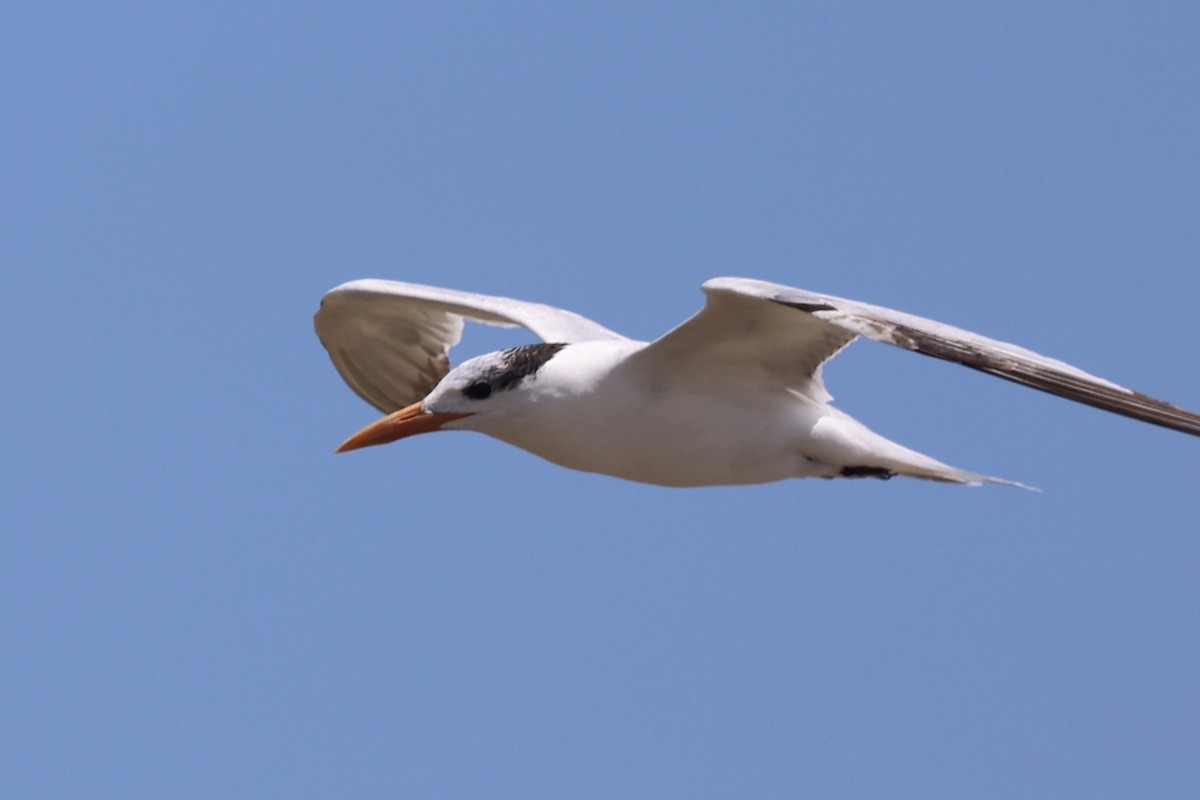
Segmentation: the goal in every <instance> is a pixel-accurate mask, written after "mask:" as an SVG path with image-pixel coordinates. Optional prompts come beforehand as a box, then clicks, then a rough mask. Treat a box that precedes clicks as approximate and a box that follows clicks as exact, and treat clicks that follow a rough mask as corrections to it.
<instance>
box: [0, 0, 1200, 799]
mask: <svg viewBox="0 0 1200 800" xmlns="http://www.w3.org/2000/svg"><path fill="white" fill-rule="evenodd" d="M4 16H5V20H4V22H3V25H0V92H2V95H0V101H2V104H3V109H4V110H3V117H2V118H3V122H2V124H0V137H2V144H3V147H2V148H0V206H2V207H0V211H2V218H0V231H2V240H0V245H2V246H0V259H2V261H3V264H4V291H3V306H4V313H3V315H2V316H0V335H2V336H3V344H4V354H5V355H4V362H5V369H4V374H5V376H6V380H5V381H4V382H3V397H4V414H3V423H2V424H3V427H4V457H3V459H2V462H0V463H2V464H3V471H4V479H3V487H4V488H3V493H4V499H3V503H2V504H0V526H2V528H3V531H2V535H0V548H2V549H0V795H2V796H3V797H6V798H74V797H79V798H83V797H87V798H126V799H127V798H214V797H221V798H227V797H246V798H329V797H364V798H365V797H412V798H418V797H431V798H432V797H438V798H441V797H446V798H480V797H487V798H529V797H563V798H566V797H569V798H593V797H595V798H602V797H621V798H642V797H645V798H650V797H654V798H663V797H688V798H693V797H754V798H794V797H819V798H879V797H906V798H930V797H953V798H1013V797H1053V798H1102V797H1154V798H1159V799H1160V800H1161V799H1163V798H1194V797H1197V796H1200V758H1198V756H1197V753H1198V752H1200V681H1198V679H1197V676H1198V675H1200V623H1198V619H1200V615H1198V611H1200V609H1198V601H1200V589H1198V588H1197V587H1198V586H1200V535H1198V534H1200V530H1198V528H1200V525H1198V524H1197V514H1198V511H1200V493H1198V486H1197V478H1198V477H1200V470H1198V468H1197V467H1198V465H1200V449H1198V446H1197V445H1198V443H1197V441H1196V440H1195V439H1194V438H1191V437H1187V436H1185V435H1183V434H1178V433H1174V432H1170V431H1165V430H1162V429H1159V428H1155V427H1152V426H1149V425H1145V424H1141V423H1136V422H1133V421H1129V420H1126V419H1124V418H1121V417H1116V416H1112V415H1108V414H1104V413H1102V412H1099V411H1095V410H1093V409H1090V408H1087V407H1083V406H1078V405H1074V404H1071V403H1068V402H1066V401H1063V400H1059V399H1057V398H1052V397H1049V396H1046V395H1041V394H1038V393H1036V392H1032V391H1029V390H1026V389H1021V388H1019V387H1017V386H1014V385H1012V384H1009V383H1006V382H1003V381H999V380H995V379H992V378H989V377H987V376H983V375H980V374H977V373H974V372H971V371H970V370H965V369H961V368H959V367H956V366H953V365H949V364H944V363H941V362H936V361H933V360H932V359H923V358H920V357H917V356H913V355H910V354H906V353H904V352H901V351H898V350H895V349H893V348H888V347H884V346H881V345H877V344H872V343H869V342H868V343H859V344H856V345H854V346H853V347H852V348H851V349H850V350H848V351H847V352H846V353H845V354H844V355H843V356H841V357H839V359H838V360H837V362H836V363H835V364H834V365H832V366H831V367H830V368H829V370H828V371H827V378H828V381H829V384H830V388H831V389H832V391H833V392H834V394H835V395H837V396H838V398H839V402H840V405H841V406H842V407H843V408H845V409H846V410H848V411H850V412H851V413H853V414H855V415H856V416H857V417H859V418H860V419H862V420H863V421H864V422H866V423H867V424H869V425H870V426H871V427H873V428H875V429H876V430H878V431H880V432H881V433H884V434H885V435H888V436H890V437H892V438H895V439H897V440H899V441H901V442H903V443H906V444H909V445H911V446H914V447H916V448H918V449H920V450H922V451H925V452H928V453H930V454H931V455H934V456H937V457H939V458H942V459H944V460H946V461H949V462H950V463H952V464H955V465H958V466H961V467H964V468H969V469H974V470H978V471H982V472H987V473H990V474H994V475H999V476H1002V477H1006V478H1011V479H1014V480H1019V481H1023V482H1026V483H1030V484H1033V485H1036V486H1039V487H1041V488H1042V489H1044V493H1043V494H1035V493H1032V492H1023V491H1019V490H1014V489H1007V488H1003V487H985V488H981V489H962V488H956V487H947V486H940V485H930V484H922V483H919V482H915V481H908V482H906V481H904V480H893V481H890V482H886V483H885V482H880V481H842V482H825V481H791V482H785V483H779V484H774V485H768V486H758V487H746V488H718V489H699V490H670V489H663V488H657V487H650V486H640V485H635V484H632V483H626V482H622V481H618V480H615V479H610V478H605V477H600V476H594V475H587V474H583V473H574V472H569V471H566V470H563V469H560V468H557V467H554V466H552V465H549V464H546V463H543V462H541V461H539V460H537V459H536V458H534V457H532V456H529V455H527V454H525V453H522V452H520V451H517V450H513V449H511V448H508V447H506V446H504V445H501V444H499V443H497V442H493V441H490V440H488V439H486V438H484V437H482V436H477V435H472V434H443V435H439V436H428V437H420V438H418V439H413V440H409V441H405V442H402V443H399V444H396V445H392V446H389V447H383V448H375V449H373V450H369V451H363V452H358V453H353V454H348V455H344V456H336V457H335V456H334V455H333V454H332V449H333V447H334V446H335V445H336V444H337V443H338V442H340V441H341V440H342V439H343V438H344V437H345V436H346V435H348V434H349V433H351V432H353V431H354V430H356V429H357V428H358V427H359V426H361V425H362V424H364V423H366V422H367V421H370V420H371V419H373V418H375V416H376V412H375V411H374V410H373V409H371V408H369V407H368V406H367V405H366V404H364V403H363V402H362V401H360V400H359V399H358V398H357V397H355V396H354V395H353V394H352V393H351V392H350V391H349V390H348V389H347V388H346V387H345V386H344V385H343V384H342V382H341V380H340V379H339V378H338V377H337V375H336V373H335V372H334V370H333V368H332V366H331V365H330V364H329V362H328V359H327V358H326V355H325V353H324V351H323V350H322V348H321V347H320V345H319V343H318V342H317V340H316V338H315V337H314V335H313V333H312V327H311V317H312V313H313V311H314V310H315V309H316V307H317V303H318V301H319V299H320V297H321V295H322V293H323V292H324V291H325V290H327V289H329V288H330V287H332V286H334V285H336V284H338V283H341V282H343V281H345V280H349V279H352V278H359V277H381V278H396V279H401V280H406V281H415V282H424V283H432V284H436V285H443V286H448V287H453V288H461V289H468V290H475V291H481V292H488V293H494V294H504V295H510V296H513V297H519V298H525V299H531V300H539V301H544V302H548V303H552V304H555V305H559V306H563V307H567V308H571V309H574V310H576V311H579V312H581V313H584V314H586V315H588V316H591V317H593V318H594V319H596V320H598V321H600V322H602V323H603V324H605V325H608V326H610V327H612V328H615V329H617V330H620V331H623V332H625V333H627V334H630V335H633V336H637V337H641V338H653V337H655V336H657V335H658V334H660V333H661V332H663V331H665V330H666V329H668V328H670V327H671V326H673V325H675V324H676V323H678V322H679V321H681V320H682V319H684V318H685V317H686V316H688V315H689V314H691V313H692V312H693V311H695V310H696V309H697V308H698V307H699V306H700V303H701V300H702V298H701V295H700V293H699V290H698V289H699V285H700V283H701V282H702V281H703V280H705V279H707V278H710V277H714V276H718V275H742V276H750V277H758V278H764V279H768V280H774V281H777V282H781V283H786V284H791V285H795V286H800V287H804V288H808V289H814V290H818V291H824V292H828V293H832V294H839V295H842V296H846V297H851V298H856V299H861V300H866V301H870V302H875V303H879V304H882V305H888V306H892V307H895V308H899V309H903V310H906V311H910V312H914V313H918V314H923V315H925V316H930V317H933V318H935V319H941V320H944V321H947V322H951V323H955V324H958V325H961V326H964V327H968V328H971V329H974V330H977V331H980V332H982V333H985V334H988V335H992V336H997V337H1000V338H1006V339H1009V340H1014V341H1016V342H1019V343H1021V344H1023V345H1025V346H1027V347H1030V348H1033V349H1035V350H1039V351H1042V352H1045V353H1047V354H1049V355H1053V356H1056V357H1059V358H1062V359H1065V360H1067V361H1070V362H1072V363H1075V364H1078V365H1079V366H1081V367H1083V368H1085V369H1088V370H1090V371H1093V372H1095V373H1097V374H1099V375H1102V376H1104V377H1107V378H1110V379H1112V380H1115V381H1117V382H1119V383H1122V384H1124V385H1127V386H1130V387H1132V388H1135V389H1138V390H1141V391H1144V392H1147V393H1150V394H1153V395H1156V396H1159V397H1162V398H1164V399H1167V400H1170V401H1173V402H1176V403H1179V404H1182V405H1184V406H1189V407H1191V408H1193V409H1195V408H1197V407H1200V371H1198V369H1197V368H1198V366H1200V364H1198V360H1200V359H1198V357H1197V354H1196V352H1197V350H1196V344H1197V341H1198V339H1200V319H1198V311H1197V309H1198V304H1197V296H1198V294H1200V225H1198V224H1197V221H1198V220H1200V188H1198V187H1200V155H1198V154H1200V147H1198V143H1200V103H1198V102H1197V97H1200V47H1197V41H1198V37H1200V6H1197V4H1196V3H1195V2H1160V3H1135V2H1127V3H1115V2H1086V3H1084V2H1079V3H1063V2H1049V3H1047V2H1005V3H992V2H987V3H933V2H930V3H893V2H868V3H855V2H850V3H847V2H796V3H736V4H735V3H729V4H715V3H664V4H647V3H620V2H615V3H614V2H604V3H590V2H589V3H562V4H555V3H528V2H513V3H492V2H479V3H457V2H451V3H436V4H434V3H388V4H383V3H329V4H314V3H303V2H300V3H282V2H280V3H253V2H251V3H247V2H244V0H239V2H208V3H192V4H164V3H128V2H116V3H104V4H94V3H87V4H83V3H79V4H72V3H61V4H55V3H25V4H17V5H13V6H11V7H9V8H8V9H7V10H6V11H5V15H4ZM475 334H479V335H475ZM528 340H529V339H528V337H525V336H522V335H520V334H518V333H505V334H503V335H495V334H494V333H487V332H483V333H481V332H480V331H476V330H471V331H468V336H467V338H466V340H465V342H464V347H463V351H464V353H466V354H467V355H470V354H474V353H476V352H480V351H484V350H488V349H493V348H494V347H496V346H499V345H501V344H514V343H518V342H521V341H528Z"/></svg>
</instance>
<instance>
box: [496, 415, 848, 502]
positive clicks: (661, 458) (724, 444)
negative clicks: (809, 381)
mask: <svg viewBox="0 0 1200 800" xmlns="http://www.w3.org/2000/svg"><path fill="white" fill-rule="evenodd" d="M579 411H580V412H581V413H578V414H566V415H563V416H561V417H559V416H557V415H554V416H552V417H551V418H550V419H548V420H547V423H548V424H546V425H544V426H539V428H538V430H536V431H526V432H505V434H506V435H503V436H500V437H499V438H502V439H504V440H505V441H507V442H509V443H510V444H513V445H515V446H517V447H520V448H522V449H524V450H528V451H529V452H531V453H534V454H536V455H538V456H541V457H542V458H545V459H546V460H548V461H552V462H554V463H556V464H559V465H561V466H564V467H569V468H571V469H577V470H582V471H585V472H598V473H602V474H605V475H612V476H615V477H618V478H625V479H626V480H631V481H638V482H640V483H652V484H658V485H662V486H679V487H684V486H714V485H737V484H751V483H768V482H771V481H778V480H783V479H785V478H793V477H802V476H804V475H818V474H824V472H825V468H824V467H823V466H822V465H819V464H814V463H813V462H812V461H811V460H809V459H806V458H805V457H804V456H803V455H802V448H801V447H800V446H799V442H801V441H803V439H804V438H805V432H806V431H807V430H811V426H812V424H813V422H815V419H816V417H815V416H813V419H811V420H810V419H807V417H808V416H810V415H808V414H805V413H803V409H800V408H797V407H796V406H795V405H794V404H793V405H791V406H788V407H785V408H782V409H774V408H771V409H769V408H750V409H748V408H742V407H737V406H731V405H729V404H725V403H712V402H707V401H705V400H703V399H688V400H683V401H676V402H671V403H662V404H652V405H650V406H645V405H639V406H638V407H636V408H625V409H621V408H620V407H619V406H615V405H612V404H608V405H607V406H606V407H605V409H604V410H603V411H597V407H596V405H594V404H589V406H588V407H585V408H581V409H579ZM555 417H557V418H555Z"/></svg>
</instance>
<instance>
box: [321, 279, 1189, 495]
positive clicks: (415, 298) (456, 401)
mask: <svg viewBox="0 0 1200 800" xmlns="http://www.w3.org/2000/svg"><path fill="white" fill-rule="evenodd" d="M702 288H703V290H704V293H705V295H706V302H705V305H704V307H703V308H702V309H701V310H700V311H699V312H698V313H697V314H696V315H695V316H693V317H691V318H690V319H688V320H687V321H685V322H684V323H683V324H681V325H679V326H678V327H676V328H674V329H673V330H671V331H669V332H668V333H666V334H665V335H663V336H662V337H660V338H658V339H657V340H655V341H653V342H640V341H634V340H632V339H629V338H626V337H625V336H622V335H621V334H619V333H615V332H613V331H611V330H609V329H608V328H605V327H603V326H602V325H599V324H598V323H595V322H593V321H591V320H589V319H587V318H585V317H581V316H579V315H578V314H575V313H572V312H570V311H566V310H563V309H560V308H554V307H553V306H548V305H542V304H540V303H531V302H525V301H522V300H512V299H508V298H504V297H491V296H488V295H482V294H473V293H469V292H460V291H455V290H452V289H440V288H435V287H432V286H421V285H417V284H412V283H401V282H399V281H388V280H373V279H367V280H356V281H351V282H349V283H344V284H342V285H341V286H338V287H336V288H334V289H332V290H330V291H329V292H328V293H327V294H326V295H325V297H324V298H323V299H322V300H321V306H320V308H319V309H318V310H317V313H316V317H315V319H314V324H315V327H316V332H317V336H318V337H319V338H320V340H321V343H322V344H323V345H324V346H325V349H326V350H327V351H328V352H329V357H330V358H331V359H332V360H333V364H334V366H335V367H336V368H337V371H338V372H339V373H340V374H341V376H342V378H343V379H344V380H345V381H346V383H347V384H349V385H350V388H351V389H353V390H354V391H355V392H357V393H358V395H359V396H360V397H362V398H363V399H364V400H366V401H367V402H368V403H370V404H371V405H373V406H375V407H376V408H377V409H379V410H380V411H382V412H384V413H385V414H386V416H385V417H383V418H382V419H380V420H378V421H376V422H373V423H371V424H369V425H367V426H366V427H365V428H363V429H362V430H360V431H359V432H358V433H356V434H354V435H353V436H351V437H350V438H349V439H347V440H346V441H345V442H343V443H342V445H341V446H340V447H338V448H337V451H338V452H343V451H346V450H354V449H357V448H360V447H368V446H370V445H377V444H384V443H386V442H391V441H395V440H397V439H401V438H404V437H406V436H411V435H413V434H418V433H429V432H431V431H439V430H471V431H478V432H480V433H485V434H487V435H489V436H493V437H495V438H497V439H500V440H501V441H504V442H508V443H509V444H512V445H515V446H517V447H520V448H522V449H524V450H528V451H529V452H531V453H534V454H536V455H538V456H541V457H542V458H545V459H547V460H549V461H552V462H554V463H556V464H560V465H562V466H564V467H570V468H572V469H577V470H583V471H586V472H598V473H603V474H605V475H613V476H616V477H618V478H625V479H628V480H631V481H639V482H642V483H652V484H659V485H663V486H712V485H732V484H751V483H766V482H770V481H778V480H782V479H784V478H808V477H820V478H839V477H841V478H857V477H874V478H891V477H893V476H896V475H902V476H906V477H912V478H924V479H927V480H934V481H944V482H948V483H956V484H966V485H978V484H979V483H982V482H989V483H1000V484H1008V485H1016V486H1020V485H1021V484H1017V483H1014V482H1012V481H1006V480H1002V479H999V478H994V477H990V476H987V475H981V474H978V473H975V472H968V471H966V470H961V469H957V468H955V467H951V466H948V465H947V464H943V463H942V462H940V461H937V460H935V459H933V458H930V457H929V456H926V455H922V454H921V453H918V452H916V451H914V450H910V449H909V448H907V447H904V446H902V445H899V444H896V443H895V442H892V441H890V440H888V439H885V438H884V437H882V436H880V435H879V434H877V433H875V432H873V431H871V430H869V429H868V428H867V427H866V426H864V425H863V424H862V423H860V422H858V421H857V420H855V419H853V418H852V417H850V416H849V415H847V414H845V413H843V412H842V411H840V410H838V409H837V408H835V407H833V406H832V405H831V404H830V401H831V400H832V397H831V395H830V394H829V393H828V392H827V391H826V389H825V385H824V382H823V380H822V378H821V367H822V365H823V364H824V363H825V362H826V361H828V360H829V359H830V358H832V357H833V356H834V355H836V354H837V353H839V352H841V350H842V349H843V348H844V347H846V345H848V344H850V343H851V342H852V341H854V340H855V339H857V338H858V337H860V336H863V337H866V338H868V339H873V340H875V341H878V342H884V343H886V344H890V345H894V346H896V347H901V348H904V349H905V350H911V351H913V352H916V353H921V354H922V355H927V356H933V357H934V358H940V359H944V360H946V361H952V362H956V363H959V364H962V365H964V366H967V367H971V368H972V369H977V370H980V371H982V372H986V373H989V374H991V375H995V376H997V377H1000V378H1005V379H1007V380H1010V381H1015V382H1016V383H1020V384H1023V385H1025V386H1030V387H1032V388H1034V389H1040V390H1042V391H1045V392H1050V393H1052V394H1056V395H1059V396H1061V397H1065V398H1067V399H1069V400H1074V401H1077V402H1080V403H1086V404H1088V405H1091V406H1095V407H1097V408H1102V409H1104V410H1106V411H1112V412H1114V413H1117V414H1123V415H1125V416H1128V417H1133V418H1134V419H1139V420H1142V421H1144V422H1149V423H1152V424H1155V425H1161V426H1163V427H1166V428H1172V429H1174V430H1177V431H1182V432H1184V433H1190V434H1192V435H1193V436H1200V415H1198V414H1195V413H1193V412H1190V411H1186V410H1184V409H1182V408H1179V407H1177V406H1174V405H1171V404H1170V403H1165V402H1163V401H1162V400H1156V399H1154V398H1152V397H1148V396H1146V395H1144V394H1140V393H1138V392H1133V391H1130V390H1128V389H1125V388H1122V387H1120V386H1118V385H1116V384H1115V383H1110V382H1109V381H1106V380H1103V379H1101V378H1097V377H1095V376H1094V375H1089V374H1088V373H1086V372H1084V371H1082V370H1080V369H1077V368H1075V367H1072V366H1070V365H1069V364H1065V363H1063V362H1061V361H1057V360H1055V359H1052V358H1047V357H1045V356H1041V355H1038V354H1037V353H1034V352H1031V351H1029V350H1026V349H1024V348H1021V347H1017V346H1016V345H1012V344H1007V343H1004V342H1000V341H996V340H994V339H989V338H987V337H984V336H980V335H979V334H976V333H971V332H970V331H965V330H962V329H960V328H955V327H952V326H950V325H945V324H943V323H940V322H934V321H932V320H928V319H923V318H921V317H917V316H913V315H911V314H905V313H902V312H900V311H894V310H892V309H888V308H882V307H880V306H873V305H868V304H866V303H860V302H856V301H853V300H845V299H842V298H840V297H832V296H830V295H824V294H816V293H814V292H809V291H805V290H803V289H793V288H791V287H788V286H781V285H778V284H773V283H767V282H765V281H759V280H752V279H749V278H716V279H713V280H710V281H708V282H706V283H705V284H704V285H703V287H702ZM465 320H471V321H475V322H482V323H486V324H489V325H500V326H506V327H514V326H523V327H525V328H527V329H528V330H530V331H531V332H532V333H534V334H535V335H537V336H538V337H540V338H541V339H542V342H541V343H537V344H529V345H524V346H520V347H513V348H510V349H507V350H501V351H498V352H494V353H488V354H486V355H481V356H478V357H476V358H472V359H470V360H468V361H465V362H463V363H462V364H459V365H458V366H457V367H454V368H451V365H450V360H449V352H450V349H451V348H452V347H453V346H454V345H456V344H458V342H459V339H460V338H461V336H462V331H463V324H464V321H465Z"/></svg>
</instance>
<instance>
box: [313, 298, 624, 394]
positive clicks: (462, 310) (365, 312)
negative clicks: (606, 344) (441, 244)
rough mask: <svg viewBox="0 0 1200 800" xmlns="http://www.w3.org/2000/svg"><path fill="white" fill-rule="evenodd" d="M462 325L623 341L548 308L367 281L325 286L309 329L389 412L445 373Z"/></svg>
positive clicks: (341, 369)
mask: <svg viewBox="0 0 1200 800" xmlns="http://www.w3.org/2000/svg"><path fill="white" fill-rule="evenodd" d="M464 320H473V321H476V322H482V323H486V324H489V325H500V326H504V327H516V326H520V327H524V328H527V329H529V330H530V331H532V332H533V333H534V334H535V335H537V336H538V337H539V338H541V339H542V340H544V341H547V342H568V343H569V342H579V341H590V340H594V339H622V338H624V337H622V336H620V335H619V334H617V333H614V332H613V331H610V330H608V329H607V328H605V327H604V326H602V325H599V324H597V323H595V322H592V321H591V320H589V319H587V318H585V317H581V316H579V315H578V314H574V313H572V312H570V311H564V310H563V309H559V308H554V307H553V306H547V305H542V304H540V303H528V302H524V301H521V300H512V299H509V298H506V297H491V296H488V295H481V294H473V293H470V292H458V291H454V290H451V289H439V288H437V287H433V286H421V285H418V284H412V283H401V282H400V281H386V280H373V279H366V280H357V281H351V282H349V283H344V284H342V285H341V286H338V287H336V288H334V289H331V290H330V291H329V292H328V293H326V295H325V296H324V298H322V300H321V307H320V308H319V309H317V313H316V315H315V317H314V318H313V325H314V327H315V329H316V332H317V336H318V337H319V338H320V340H321V344H323V345H324V346H325V349H326V350H327V351H328V353H329V357H330V359H331V360H332V361H333V364H334V366H335V367H336V368H337V371H338V373H339V374H340V375H341V376H342V378H343V379H344V380H345V381H346V383H347V384H348V385H349V386H350V388H351V389H353V390H354V391H355V392H356V393H357V394H358V395H359V396H360V397H362V398H363V399H364V400H366V401H367V402H368V403H370V404H371V405H373V406H375V407H376V408H378V409H379V410H380V411H384V412H387V413H390V412H392V411H395V410H397V409H400V408H403V407H405V406H407V405H410V404H412V403H415V402H416V401H418V400H420V399H421V398H422V397H424V396H425V395H426V394H428V393H429V391H430V390H431V389H432V388H433V387H434V386H435V385H437V383H438V381H440V380H441V379H442V377H443V376H445V374H446V373H447V372H448V371H449V370H450V358H449V352H450V348H451V347H453V346H454V345H456V344H458V342H459V339H460V338H461V337H462V331H463V321H464Z"/></svg>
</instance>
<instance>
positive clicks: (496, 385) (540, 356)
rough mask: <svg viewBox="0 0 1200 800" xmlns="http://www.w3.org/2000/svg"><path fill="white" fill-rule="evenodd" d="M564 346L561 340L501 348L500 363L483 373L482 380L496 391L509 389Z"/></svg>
mask: <svg viewBox="0 0 1200 800" xmlns="http://www.w3.org/2000/svg"><path fill="white" fill-rule="evenodd" d="M564 347H566V344H564V343H562V342H544V343H542V344H526V345H521V346H520V347H510V348H509V349H508V350H502V351H500V362H501V363H500V364H499V365H498V366H495V367H492V368H491V369H489V370H488V371H487V373H485V375H484V380H486V381H487V382H488V383H490V384H491V385H492V388H493V389H495V390H497V391H503V390H505V389H511V388H513V387H514V386H516V385H517V384H518V383H520V382H521V381H523V380H525V379H526V378H528V377H529V376H530V375H533V374H534V373H536V372H537V371H538V370H539V369H541V368H542V366H543V365H544V364H545V363H546V362H547V361H549V360H550V359H552V358H554V356H555V354H556V353H558V351H559V350H562V349H563V348H564Z"/></svg>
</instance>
